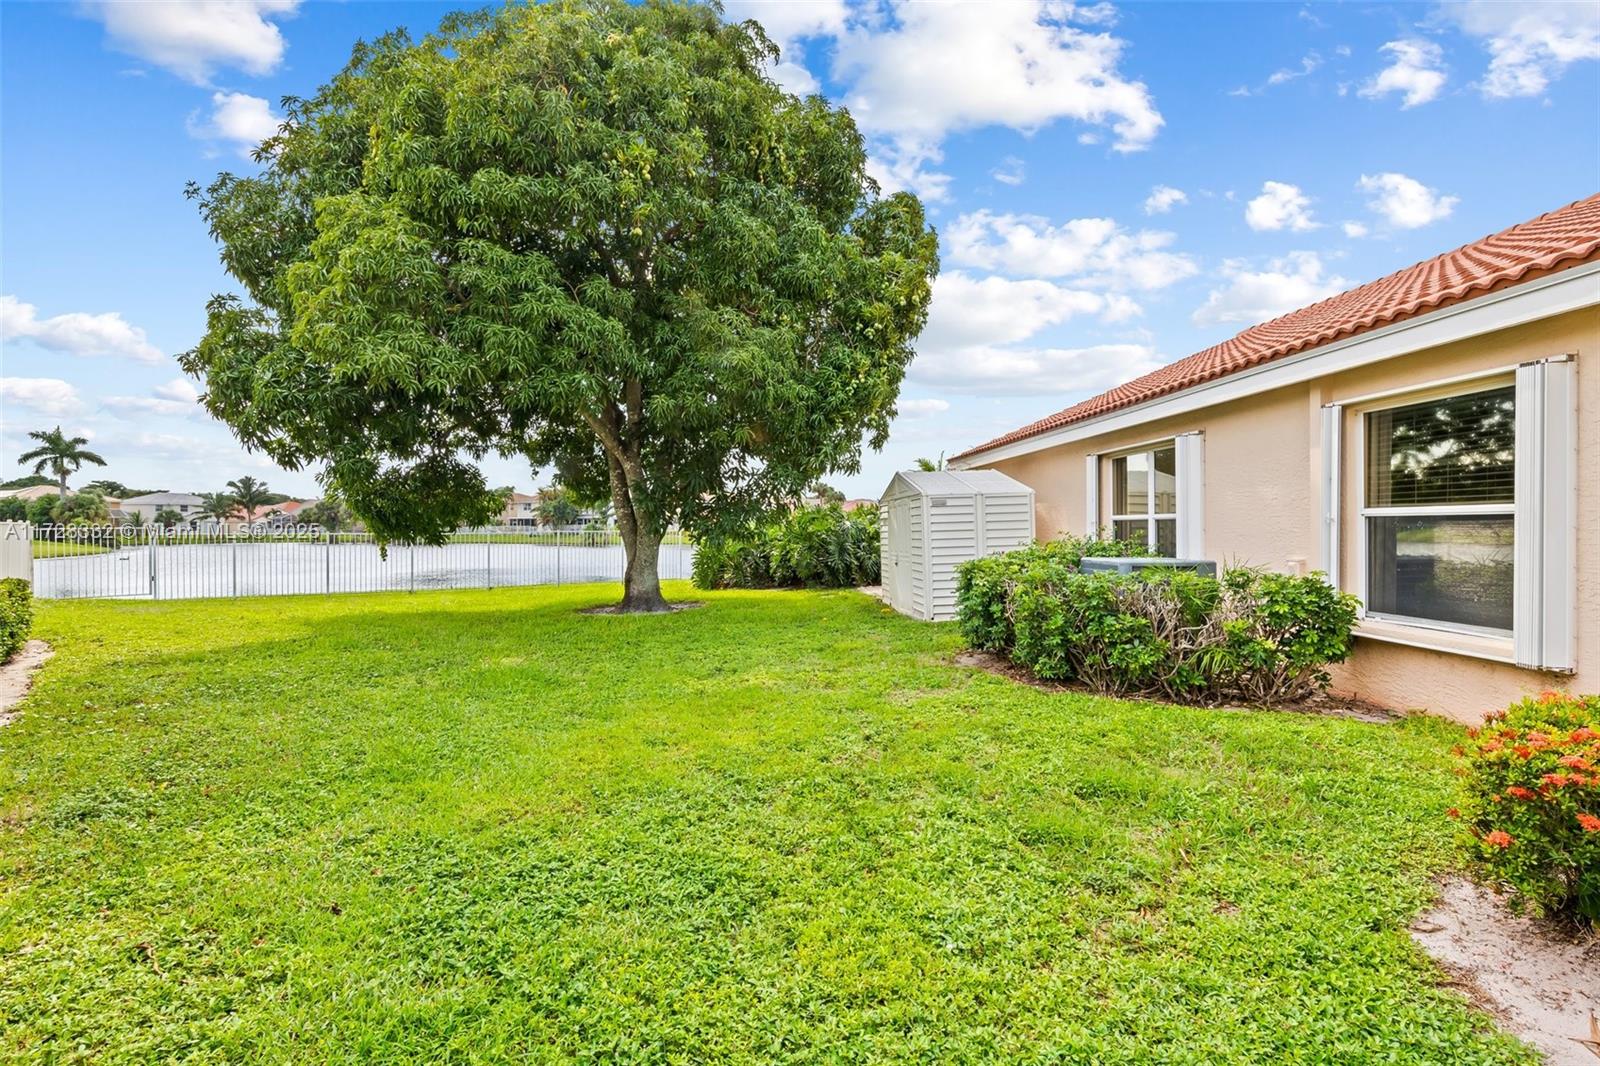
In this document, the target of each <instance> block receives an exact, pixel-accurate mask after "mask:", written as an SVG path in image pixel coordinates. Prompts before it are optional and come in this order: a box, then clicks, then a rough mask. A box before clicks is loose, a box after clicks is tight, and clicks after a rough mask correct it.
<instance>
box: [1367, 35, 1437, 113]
mask: <svg viewBox="0 0 1600 1066" xmlns="http://www.w3.org/2000/svg"><path fill="white" fill-rule="evenodd" d="M1380 51H1383V52H1387V53H1388V54H1389V56H1390V58H1391V59H1392V60H1393V62H1391V63H1390V64H1389V65H1388V66H1387V67H1384V68H1383V69H1382V70H1380V71H1379V72H1378V73H1377V75H1376V76H1375V77H1374V78H1373V79H1372V80H1371V81H1369V82H1367V83H1366V84H1365V85H1363V86H1362V87H1361V88H1360V90H1359V92H1360V94H1361V95H1362V96H1364V97H1366V98H1367V99H1369V100H1376V99H1378V98H1380V97H1383V96H1387V95H1388V94H1389V93H1403V94H1404V99H1403V100H1402V101H1401V103H1400V106H1401V108H1408V107H1416V106H1417V105H1418V104H1425V103H1427V102H1428V101H1429V100H1432V99H1434V98H1436V97H1437V96H1438V95H1439V92H1440V90H1442V89H1443V88H1444V83H1445V73H1444V69H1443V68H1444V62H1443V60H1444V52H1443V50H1442V49H1441V48H1440V47H1439V46H1438V45H1436V44H1434V43H1433V42H1432V41H1422V40H1415V39H1412V40H1405V41H1390V42H1389V43H1388V44H1386V45H1384V46H1383V47H1382V48H1381V49H1380Z"/></svg>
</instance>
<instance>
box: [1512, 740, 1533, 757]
mask: <svg viewBox="0 0 1600 1066" xmlns="http://www.w3.org/2000/svg"><path fill="white" fill-rule="evenodd" d="M1511 750H1512V751H1514V752H1516V753H1517V758H1519V759H1531V758H1533V749H1532V748H1530V747H1528V745H1526V744H1518V745H1517V746H1516V747H1514V748H1512V749H1511Z"/></svg>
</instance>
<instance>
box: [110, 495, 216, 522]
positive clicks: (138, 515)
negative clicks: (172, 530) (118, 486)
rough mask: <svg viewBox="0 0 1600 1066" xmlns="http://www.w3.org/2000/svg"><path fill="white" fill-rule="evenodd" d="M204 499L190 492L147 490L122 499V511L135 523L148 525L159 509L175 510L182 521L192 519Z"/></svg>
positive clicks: (203, 502) (154, 518)
mask: <svg viewBox="0 0 1600 1066" xmlns="http://www.w3.org/2000/svg"><path fill="white" fill-rule="evenodd" d="M204 504H205V500H204V498H202V497H200V496H196V495H195V494H194V493H192V492H147V493H145V494H144V495H143V496H129V497H128V498H127V499H125V500H123V501H122V512H123V514H125V515H127V517H128V521H130V522H132V523H134V524H135V525H141V526H142V525H148V524H150V523H151V522H154V521H155V520H156V514H157V513H158V512H161V511H177V512H178V513H179V514H180V515H183V517H184V521H186V522H188V521H193V520H194V519H195V517H196V516H197V514H198V513H199V511H200V508H201V507H202V506H204Z"/></svg>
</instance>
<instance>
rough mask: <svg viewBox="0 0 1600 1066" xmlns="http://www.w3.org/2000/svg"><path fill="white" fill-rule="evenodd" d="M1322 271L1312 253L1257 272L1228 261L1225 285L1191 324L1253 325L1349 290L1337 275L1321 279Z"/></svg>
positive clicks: (1293, 256) (1292, 254) (1287, 258)
mask: <svg viewBox="0 0 1600 1066" xmlns="http://www.w3.org/2000/svg"><path fill="white" fill-rule="evenodd" d="M1323 269H1324V268H1323V265H1322V260H1321V259H1320V258H1319V257H1318V256H1317V254H1316V253H1315V252H1290V253H1289V254H1288V255H1286V256H1284V257H1283V258H1281V259H1274V260H1272V261H1271V262H1270V263H1269V264H1268V265H1267V268H1266V269H1265V270H1260V271H1252V270H1249V269H1247V264H1246V263H1245V262H1243V261H1242V260H1238V259H1230V260H1228V261H1227V262H1225V263H1224V264H1223V267H1222V272H1223V277H1224V278H1226V279H1227V282H1228V284H1227V285H1225V286H1223V287H1222V288H1219V289H1213V290H1211V294H1210V296H1208V297H1207V298H1206V302H1205V304H1204V306H1202V307H1201V308H1200V309H1199V310H1197V311H1195V313H1194V321H1195V324H1196V325H1202V326H1204V325H1212V324H1215V323H1221V322H1243V323H1245V324H1247V325H1253V324H1255V323H1257V322H1265V321H1267V320H1268V319H1272V318H1277V317H1278V316H1279V315H1282V314H1286V313H1288V312H1289V311H1294V310H1297V309H1299V308H1301V307H1305V306H1306V305H1307V304H1313V303H1316V302H1317V301H1318V300H1325V299H1327V298H1328V297H1329V296H1332V295H1334V294H1335V293H1338V292H1342V291H1343V290H1344V289H1346V288H1347V287H1348V286H1349V282H1348V281H1346V280H1345V279H1344V278H1341V277H1339V276H1337V275H1333V276H1328V277H1325V276H1324V274H1323Z"/></svg>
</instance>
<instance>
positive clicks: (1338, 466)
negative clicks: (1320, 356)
mask: <svg viewBox="0 0 1600 1066" xmlns="http://www.w3.org/2000/svg"><path fill="white" fill-rule="evenodd" d="M1343 453H1344V407H1343V405H1341V404H1336V403H1330V404H1325V405H1324V406H1323V408H1322V536H1321V538H1320V542H1319V548H1320V551H1319V553H1318V569H1320V570H1321V571H1322V572H1323V573H1324V574H1326V575H1327V576H1328V584H1330V585H1332V586H1333V587H1334V588H1339V587H1341V586H1340V584H1339V533H1340V522H1339V507H1340V503H1341V502H1342V499H1343V495H1342V494H1341V493H1340V491H1339V488H1340V479H1341V478H1342V477H1343V476H1344V473H1343V463H1342V462H1341V459H1342V457H1343Z"/></svg>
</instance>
